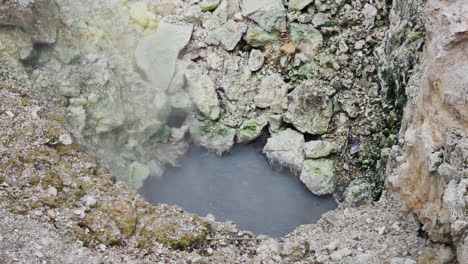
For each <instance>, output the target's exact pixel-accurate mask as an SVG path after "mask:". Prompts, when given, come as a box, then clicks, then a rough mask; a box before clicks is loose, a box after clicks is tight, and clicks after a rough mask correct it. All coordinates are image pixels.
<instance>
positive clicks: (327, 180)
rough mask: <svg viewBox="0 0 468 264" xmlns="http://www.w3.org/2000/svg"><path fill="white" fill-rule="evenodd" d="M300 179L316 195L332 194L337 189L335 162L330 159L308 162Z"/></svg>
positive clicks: (305, 163)
mask: <svg viewBox="0 0 468 264" xmlns="http://www.w3.org/2000/svg"><path fill="white" fill-rule="evenodd" d="M300 179H301V181H302V182H303V183H304V184H305V185H306V186H307V188H308V189H309V190H310V191H311V192H312V193H314V194H316V195H325V194H331V193H333V192H334V191H335V187H336V171H335V162H334V161H333V160H329V159H316V160H306V161H304V163H303V167H302V173H301V176H300Z"/></svg>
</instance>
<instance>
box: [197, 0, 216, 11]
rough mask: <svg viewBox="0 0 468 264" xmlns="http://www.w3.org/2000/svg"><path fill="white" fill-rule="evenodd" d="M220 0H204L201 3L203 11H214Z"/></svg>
mask: <svg viewBox="0 0 468 264" xmlns="http://www.w3.org/2000/svg"><path fill="white" fill-rule="evenodd" d="M219 2H220V0H203V1H202V2H201V4H200V7H201V9H202V11H204V12H206V11H212V10H214V9H216V8H217V7H218V6H219Z"/></svg>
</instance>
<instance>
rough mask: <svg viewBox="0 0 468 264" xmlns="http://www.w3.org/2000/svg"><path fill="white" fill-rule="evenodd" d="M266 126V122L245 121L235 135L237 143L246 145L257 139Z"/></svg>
mask: <svg viewBox="0 0 468 264" xmlns="http://www.w3.org/2000/svg"><path fill="white" fill-rule="evenodd" d="M266 125H267V121H266V120H260V121H257V120H247V121H245V122H244V123H242V125H241V126H240V128H239V131H238V133H237V142H238V143H247V142H251V141H253V140H255V139H257V138H258V137H259V136H260V135H261V134H262V132H263V129H264V128H265V126H266Z"/></svg>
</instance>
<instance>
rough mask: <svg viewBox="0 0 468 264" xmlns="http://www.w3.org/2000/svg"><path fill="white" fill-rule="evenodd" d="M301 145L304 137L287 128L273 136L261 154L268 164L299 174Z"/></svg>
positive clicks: (301, 153) (301, 157) (302, 158)
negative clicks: (263, 154)
mask: <svg viewBox="0 0 468 264" xmlns="http://www.w3.org/2000/svg"><path fill="white" fill-rule="evenodd" d="M303 145H304V135H302V134H301V133H299V132H297V131H295V130H292V129H290V128H288V129H286V130H284V131H279V132H278V133H275V134H273V135H272V137H271V138H269V139H268V141H267V144H266V145H265V147H264V148H263V153H265V154H266V156H267V158H268V160H269V161H270V163H272V164H274V165H280V166H281V167H286V168H289V169H290V170H291V171H292V172H294V173H300V172H301V170H302V162H303V161H304V153H303Z"/></svg>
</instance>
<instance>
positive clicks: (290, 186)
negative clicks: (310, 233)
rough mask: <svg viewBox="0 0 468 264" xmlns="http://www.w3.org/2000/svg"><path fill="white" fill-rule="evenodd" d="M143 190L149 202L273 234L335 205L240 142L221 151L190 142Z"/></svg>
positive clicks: (308, 220) (312, 220) (281, 233)
mask: <svg viewBox="0 0 468 264" xmlns="http://www.w3.org/2000/svg"><path fill="white" fill-rule="evenodd" d="M141 192H142V194H143V196H144V197H145V198H146V199H147V200H148V201H149V202H151V203H154V204H157V203H165V204H170V205H178V206H180V207H182V208H183V209H185V210H186V211H188V212H191V213H196V214H198V215H201V216H205V215H207V214H212V215H214V216H215V217H216V220H217V221H226V220H231V221H233V222H235V223H236V224H237V225H239V227H240V228H241V229H243V230H250V231H253V232H254V233H256V234H265V235H269V236H272V237H280V236H284V235H286V234H288V233H290V232H291V231H293V230H294V229H295V228H296V227H297V226H299V225H302V224H312V223H316V222H317V221H318V220H319V219H320V216H321V215H322V214H323V213H325V212H327V211H329V210H332V209H334V208H336V206H337V205H336V203H335V200H334V199H333V198H332V197H331V196H329V197H318V196H315V195H313V194H312V193H311V192H310V191H308V190H307V188H306V187H305V186H304V185H303V184H302V183H301V182H300V181H299V179H297V178H296V177H292V176H289V175H286V174H284V173H280V172H278V171H275V170H273V169H272V168H271V167H270V165H269V164H268V161H267V160H266V158H265V156H264V155H263V154H262V153H260V152H258V151H257V150H256V149H255V147H254V146H253V145H238V146H236V147H234V149H233V150H232V152H230V153H229V154H226V155H224V156H222V157H219V156H217V155H216V154H213V153H209V152H206V151H204V150H202V149H200V148H199V147H196V146H192V147H191V148H190V150H189V153H188V155H187V157H186V158H185V160H184V162H183V163H182V167H181V168H170V169H168V170H167V171H166V173H165V174H164V175H163V177H162V178H157V177H149V178H148V179H147V180H146V182H145V184H144V186H143V187H142V189H141Z"/></svg>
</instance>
